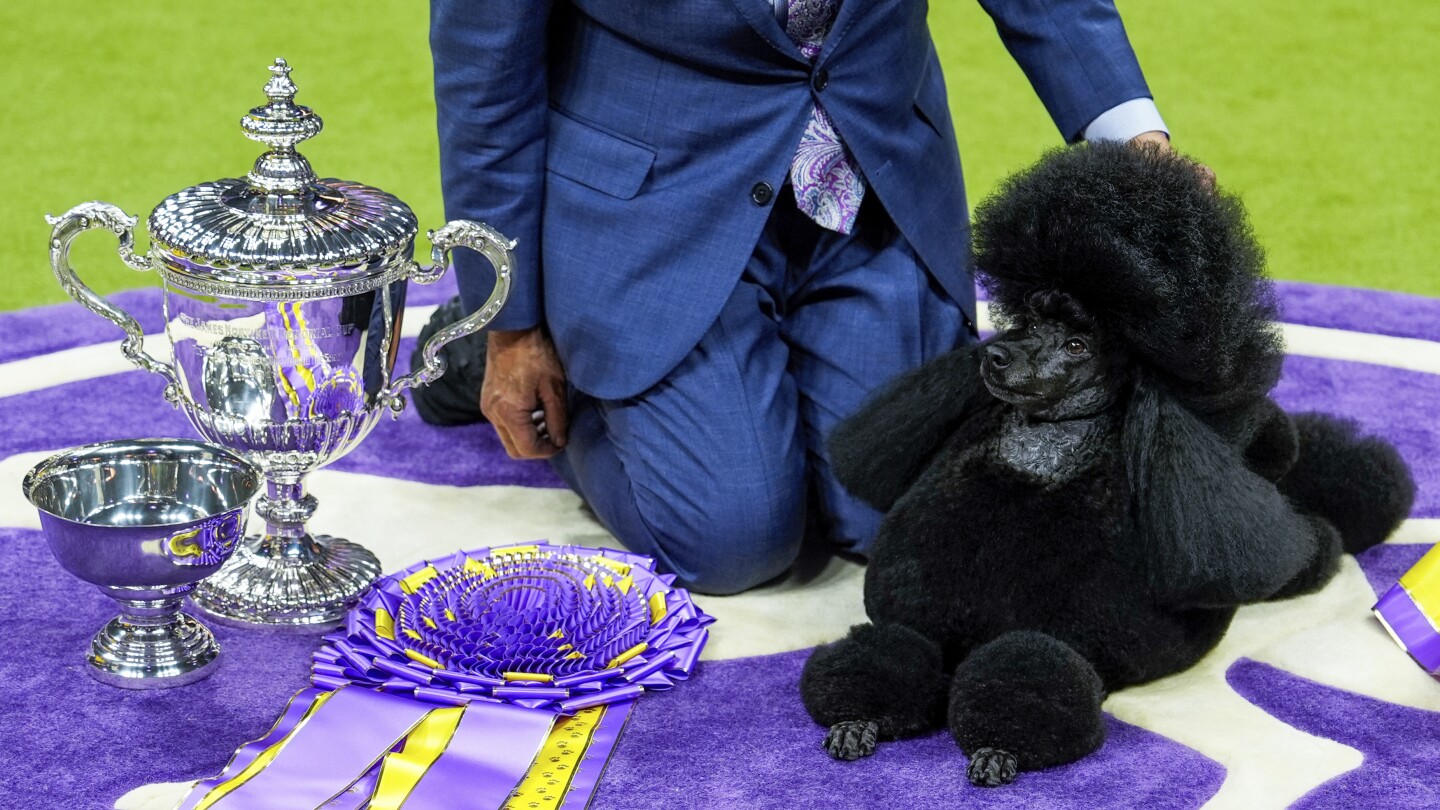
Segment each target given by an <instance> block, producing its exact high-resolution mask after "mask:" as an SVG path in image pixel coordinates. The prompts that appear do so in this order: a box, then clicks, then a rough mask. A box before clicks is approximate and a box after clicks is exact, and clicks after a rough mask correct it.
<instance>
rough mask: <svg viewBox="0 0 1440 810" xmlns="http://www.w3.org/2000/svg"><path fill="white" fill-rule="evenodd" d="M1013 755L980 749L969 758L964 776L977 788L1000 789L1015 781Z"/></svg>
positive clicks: (1015, 761) (1016, 763) (997, 749)
mask: <svg viewBox="0 0 1440 810" xmlns="http://www.w3.org/2000/svg"><path fill="white" fill-rule="evenodd" d="M1018 764H1019V763H1018V762H1017V760H1016V759H1015V755H1014V754H1012V753H1010V752H1009V751H1004V750H1001V749H999V748H981V749H978V750H977V751H976V752H975V753H974V754H972V755H971V756H970V768H969V770H967V771H966V772H965V775H966V776H968V777H970V784H972V785H976V786H978V787H1000V786H1001V785H1008V784H1010V783H1011V782H1014V781H1015V771H1016V766H1017V765H1018Z"/></svg>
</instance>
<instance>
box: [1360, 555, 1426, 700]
mask: <svg viewBox="0 0 1440 810" xmlns="http://www.w3.org/2000/svg"><path fill="white" fill-rule="evenodd" d="M1374 611H1375V616H1376V618H1378V619H1379V620H1380V623H1381V624H1382V625H1384V626H1385V629H1386V630H1388V631H1389V632H1390V635H1391V636H1392V637H1393V638H1394V639H1395V641H1396V643H1398V644H1399V645H1400V646H1401V647H1403V648H1404V649H1405V651H1406V652H1408V653H1410V657H1411V658H1414V659H1415V661H1416V663H1418V664H1420V666H1422V667H1424V668H1425V671H1426V672H1429V673H1430V674H1431V675H1440V544H1437V545H1436V546H1435V547H1434V548H1431V549H1430V551H1429V552H1427V553H1426V554H1425V556H1424V557H1421V558H1420V561H1419V562H1417V563H1415V565H1414V567H1412V568H1411V569H1410V570H1409V571H1407V572H1405V575H1404V576H1402V577H1400V581H1399V582H1397V583H1395V584H1394V585H1392V586H1390V590H1388V591H1386V592H1385V595H1384V596H1381V597H1380V601H1379V602H1376V603H1375V608H1374Z"/></svg>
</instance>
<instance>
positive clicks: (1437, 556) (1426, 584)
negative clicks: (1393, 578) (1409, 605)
mask: <svg viewBox="0 0 1440 810" xmlns="http://www.w3.org/2000/svg"><path fill="white" fill-rule="evenodd" d="M1400 587H1402V588H1404V589H1405V592H1406V593H1408V594H1409V595H1410V599H1411V601H1413V602H1414V603H1415V606H1416V607H1417V608H1419V609H1420V612H1421V613H1423V614H1425V617H1426V618H1428V619H1429V620H1430V623H1431V624H1434V625H1436V626H1440V544H1436V545H1435V547H1434V548H1432V549H1430V550H1429V551H1427V552H1425V556H1424V557H1421V558H1420V561H1419V562H1417V563H1415V565H1414V567H1412V568H1411V569H1410V570H1409V571H1406V572H1405V576H1403V577H1400Z"/></svg>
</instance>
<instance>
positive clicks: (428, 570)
mask: <svg viewBox="0 0 1440 810" xmlns="http://www.w3.org/2000/svg"><path fill="white" fill-rule="evenodd" d="M438 576H440V572H439V571H436V570H435V566H433V565H427V566H425V567H424V568H421V569H420V570H419V571H416V572H415V573H413V574H411V575H410V576H408V577H405V578H404V579H402V580H400V590H401V591H402V592H403V593H404V594H405V595H406V596H409V595H410V594H412V593H415V592H416V591H418V590H420V586H421V585H424V584H425V583H427V582H429V581H430V580H432V579H434V578H435V577H438Z"/></svg>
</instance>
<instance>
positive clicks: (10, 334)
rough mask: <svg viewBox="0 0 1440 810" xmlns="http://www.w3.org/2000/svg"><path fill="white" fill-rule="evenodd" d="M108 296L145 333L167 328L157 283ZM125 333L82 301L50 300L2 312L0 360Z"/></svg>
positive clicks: (28, 355) (82, 344)
mask: <svg viewBox="0 0 1440 810" xmlns="http://www.w3.org/2000/svg"><path fill="white" fill-rule="evenodd" d="M106 300H108V301H110V302H111V303H112V304H115V305H116V306H119V307H121V308H122V309H124V310H125V311H127V312H129V313H130V314H131V315H132V316H134V317H135V318H136V320H138V321H139V322H140V328H141V329H143V330H144V331H145V332H146V333H151V332H159V331H160V330H162V329H164V328H165V321H164V318H163V317H162V315H161V313H160V290H159V288H157V287H146V288H143V289H139V290H124V291H121V292H118V293H115V294H114V295H108V296H106ZM124 337H125V333H124V332H123V331H121V329H120V327H118V326H115V325H114V324H112V323H110V322H109V321H107V320H105V319H104V318H101V317H100V316H99V315H95V314H94V313H92V312H90V310H88V309H85V308H84V307H82V306H80V305H79V304H71V303H66V304H51V305H50V306H44V307H34V308H33V309H22V310H19V311H18V312H0V363H8V362H10V361H12V360H20V359H23V358H26V357H34V356H35V355H37V354H49V353H50V352H58V351H61V350H62V349H73V348H75V347H76V346H90V345H93V344H96V343H107V342H110V341H116V340H122V339H124ZM116 351H117V352H118V351H119V350H118V349H117V350H116Z"/></svg>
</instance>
